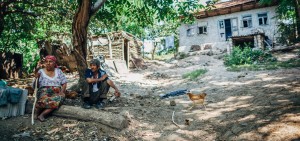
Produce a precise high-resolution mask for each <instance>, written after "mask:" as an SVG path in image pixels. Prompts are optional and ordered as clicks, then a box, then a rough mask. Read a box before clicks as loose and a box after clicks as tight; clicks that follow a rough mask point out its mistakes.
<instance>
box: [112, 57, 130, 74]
mask: <svg viewBox="0 0 300 141" xmlns="http://www.w3.org/2000/svg"><path fill="white" fill-rule="evenodd" d="M114 65H115V68H116V70H117V72H118V73H119V74H126V73H128V68H127V65H126V62H125V60H114Z"/></svg>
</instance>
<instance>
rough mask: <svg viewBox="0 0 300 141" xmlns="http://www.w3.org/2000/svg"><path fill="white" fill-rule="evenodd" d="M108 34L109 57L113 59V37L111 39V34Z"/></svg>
mask: <svg viewBox="0 0 300 141" xmlns="http://www.w3.org/2000/svg"><path fill="white" fill-rule="evenodd" d="M106 35H107V39H108V50H109V58H110V59H113V56H112V48H111V39H110V36H109V35H108V34H106Z"/></svg>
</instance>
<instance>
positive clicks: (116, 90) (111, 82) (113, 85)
mask: <svg viewBox="0 0 300 141" xmlns="http://www.w3.org/2000/svg"><path fill="white" fill-rule="evenodd" d="M107 83H108V85H109V86H111V87H112V88H114V89H115V96H116V97H119V96H121V93H120V91H119V89H118V88H117V87H116V85H115V84H114V82H113V81H112V80H107Z"/></svg>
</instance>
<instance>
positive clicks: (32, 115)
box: [31, 78, 39, 125]
mask: <svg viewBox="0 0 300 141" xmlns="http://www.w3.org/2000/svg"><path fill="white" fill-rule="evenodd" d="M38 81H39V79H38V78H36V79H35V86H34V92H33V97H34V102H33V107H32V112H31V124H32V125H33V124H34V111H35V103H36V101H37V84H38Z"/></svg>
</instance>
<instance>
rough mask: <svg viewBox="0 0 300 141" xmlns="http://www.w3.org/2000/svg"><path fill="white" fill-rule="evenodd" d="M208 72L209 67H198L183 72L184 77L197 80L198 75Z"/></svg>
mask: <svg viewBox="0 0 300 141" xmlns="http://www.w3.org/2000/svg"><path fill="white" fill-rule="evenodd" d="M206 72H207V69H198V70H195V71H192V72H189V73H186V74H183V75H182V77H183V78H188V79H190V80H195V79H196V78H197V77H199V76H201V75H203V74H205V73H206Z"/></svg>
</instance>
